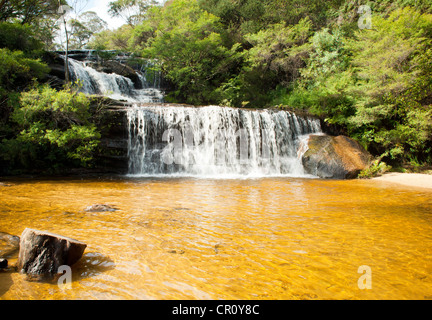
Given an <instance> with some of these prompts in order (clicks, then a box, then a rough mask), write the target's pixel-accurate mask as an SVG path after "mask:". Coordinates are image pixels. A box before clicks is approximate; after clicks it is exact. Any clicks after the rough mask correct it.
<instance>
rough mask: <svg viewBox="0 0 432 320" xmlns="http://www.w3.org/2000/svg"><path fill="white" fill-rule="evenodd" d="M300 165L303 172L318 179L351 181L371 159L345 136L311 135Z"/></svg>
mask: <svg viewBox="0 0 432 320" xmlns="http://www.w3.org/2000/svg"><path fill="white" fill-rule="evenodd" d="M308 146H309V149H308V150H307V151H306V152H305V153H304V155H303V158H302V163H303V167H304V169H305V171H306V172H307V173H309V174H312V175H316V176H318V177H320V178H328V179H353V178H356V177H357V175H358V174H359V173H360V171H362V170H364V169H366V168H367V167H368V166H369V164H370V161H371V159H372V157H371V155H370V154H369V152H367V151H366V150H365V149H364V148H363V147H362V146H361V145H360V144H359V143H358V142H357V141H355V140H353V139H351V138H348V137H346V136H337V137H333V136H328V135H311V136H310V137H309V141H308Z"/></svg>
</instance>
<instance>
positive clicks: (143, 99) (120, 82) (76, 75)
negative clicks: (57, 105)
mask: <svg viewBox="0 0 432 320" xmlns="http://www.w3.org/2000/svg"><path fill="white" fill-rule="evenodd" d="M68 60H69V70H70V73H71V78H72V80H73V81H78V80H79V81H80V82H81V85H82V87H81V89H80V90H81V92H84V93H86V94H100V95H104V96H107V97H110V98H112V99H117V100H126V101H128V102H133V103H137V102H140V103H160V102H162V101H163V95H162V92H161V91H160V89H159V84H160V81H159V82H156V81H154V80H153V79H152V82H151V83H149V81H147V78H146V75H145V73H141V72H137V76H138V78H139V79H140V82H141V83H140V85H141V88H142V89H135V85H134V83H133V82H132V80H131V79H129V78H126V77H123V76H121V75H118V74H115V73H104V72H99V71H97V70H95V69H93V68H91V67H89V66H87V65H86V63H85V62H81V61H77V60H75V59H72V58H69V59H68ZM154 85H158V86H157V87H155V86H154Z"/></svg>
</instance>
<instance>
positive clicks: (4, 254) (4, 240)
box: [0, 232, 20, 258]
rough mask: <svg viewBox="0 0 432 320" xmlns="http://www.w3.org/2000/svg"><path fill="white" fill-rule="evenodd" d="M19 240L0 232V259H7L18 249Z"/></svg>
mask: <svg viewBox="0 0 432 320" xmlns="http://www.w3.org/2000/svg"><path fill="white" fill-rule="evenodd" d="M19 242H20V238H19V237H17V236H14V235H11V234H9V233H6V232H0V258H8V257H9V256H10V255H12V254H14V253H16V252H17V251H18V248H19Z"/></svg>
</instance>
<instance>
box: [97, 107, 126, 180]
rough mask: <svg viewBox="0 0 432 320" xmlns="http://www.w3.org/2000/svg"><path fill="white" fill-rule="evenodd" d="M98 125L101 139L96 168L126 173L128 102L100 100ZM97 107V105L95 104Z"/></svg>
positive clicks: (101, 170)
mask: <svg viewBox="0 0 432 320" xmlns="http://www.w3.org/2000/svg"><path fill="white" fill-rule="evenodd" d="M98 104H99V106H101V110H100V111H99V112H98V114H97V117H98V119H97V126H98V129H99V131H100V132H101V140H100V144H99V149H98V152H97V154H96V155H95V156H96V170H97V171H98V172H102V173H114V174H126V173H127V171H128V132H127V115H126V108H127V107H128V104H126V103H122V102H119V101H114V100H109V99H103V101H98ZM94 107H97V106H94Z"/></svg>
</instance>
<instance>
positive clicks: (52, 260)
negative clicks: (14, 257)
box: [17, 228, 87, 278]
mask: <svg viewBox="0 0 432 320" xmlns="http://www.w3.org/2000/svg"><path fill="white" fill-rule="evenodd" d="M86 247H87V245H86V244H85V243H83V242H80V241H78V240H75V239H71V238H68V237H64V236H61V235H58V234H54V233H50V232H46V231H39V230H34V229H29V228H26V229H25V230H24V231H23V233H22V235H21V241H20V250H19V255H18V264H17V267H18V271H20V272H22V273H26V274H29V275H44V276H46V277H48V278H49V276H54V275H56V274H57V272H58V269H59V267H60V266H62V265H68V266H72V265H73V264H74V263H76V262H77V261H78V260H79V259H81V257H82V255H83V253H84V250H85V248H86Z"/></svg>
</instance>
